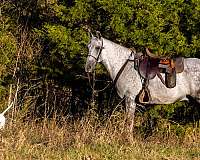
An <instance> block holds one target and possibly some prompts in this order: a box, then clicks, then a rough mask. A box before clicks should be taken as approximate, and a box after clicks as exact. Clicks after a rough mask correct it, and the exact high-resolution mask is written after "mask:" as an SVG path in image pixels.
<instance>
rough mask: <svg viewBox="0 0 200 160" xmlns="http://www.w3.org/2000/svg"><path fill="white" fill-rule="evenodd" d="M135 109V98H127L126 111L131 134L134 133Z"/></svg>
mask: <svg viewBox="0 0 200 160" xmlns="http://www.w3.org/2000/svg"><path fill="white" fill-rule="evenodd" d="M135 108H136V103H135V98H132V97H126V111H127V113H128V115H127V122H128V126H129V130H130V132H131V133H132V132H133V125H134V116H135Z"/></svg>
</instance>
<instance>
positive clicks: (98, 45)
mask: <svg viewBox="0 0 200 160" xmlns="http://www.w3.org/2000/svg"><path fill="white" fill-rule="evenodd" d="M88 49H89V53H88V57H87V61H86V64H85V71H86V72H93V71H94V69H95V66H96V64H97V62H101V52H102V49H103V39H102V37H101V34H100V32H97V37H95V36H93V35H92V34H91V40H90V43H89V44H88Z"/></svg>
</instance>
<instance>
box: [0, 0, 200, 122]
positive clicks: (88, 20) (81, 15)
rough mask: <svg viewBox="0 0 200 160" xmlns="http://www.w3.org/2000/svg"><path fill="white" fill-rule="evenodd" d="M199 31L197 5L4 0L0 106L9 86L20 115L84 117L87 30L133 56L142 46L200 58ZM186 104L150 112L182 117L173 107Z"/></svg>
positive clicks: (168, 0) (188, 0) (181, 1)
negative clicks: (132, 51)
mask: <svg viewBox="0 0 200 160" xmlns="http://www.w3.org/2000/svg"><path fill="white" fill-rule="evenodd" d="M199 25H200V1H199V0H125V1H121V0H95V1H94V0H17V1H16V0H2V1H1V4H0V101H1V105H0V107H1V108H2V109H3V108H5V106H6V105H7V101H8V97H9V90H10V88H11V87H10V86H11V85H12V90H13V91H14V90H16V88H17V86H18V87H19V90H18V101H17V107H18V108H17V109H19V110H20V112H19V114H22V116H23V115H26V116H27V115H28V117H29V116H35V115H37V116H44V115H45V116H51V115H53V114H54V113H55V112H56V113H58V114H61V115H66V114H68V113H70V114H72V115H73V114H75V115H78V116H79V115H80V114H82V113H83V112H84V110H85V109H87V108H88V106H90V105H91V101H92V99H93V98H94V97H93V96H92V90H91V88H90V86H89V83H88V80H87V79H86V78H84V76H85V73H84V64H85V60H86V56H87V53H88V50H87V44H88V42H89V34H88V32H87V31H86V28H90V29H91V30H92V31H96V30H98V31H100V32H101V34H102V35H103V36H104V37H106V38H107V39H110V40H112V41H114V42H116V43H119V44H121V45H124V46H126V47H135V48H136V49H137V50H138V51H139V50H142V49H143V47H146V46H148V47H150V48H152V49H153V51H154V53H155V54H159V55H169V56H184V57H200V55H199V51H200V45H199V44H200V27H199ZM98 71H99V72H98V75H97V77H98V78H100V79H106V80H107V79H109V78H108V76H107V72H105V71H104V70H103V69H102V67H99V70H98ZM103 86H105V83H103V82H101V83H100V84H99V85H98V84H97V86H96V87H97V88H98V87H99V88H102V87H103ZM110 89H111V88H110ZM108 90H109V89H108ZM108 90H106V91H105V92H104V93H99V95H98V96H96V103H97V104H96V105H97V106H98V107H97V108H99V109H100V110H101V112H105V111H102V110H103V109H102V108H103V106H107V104H106V103H107V102H108V101H109V100H108V99H109V95H110V90H109V91H108ZM113 96H114V99H115V97H117V96H116V95H113ZM111 101H113V100H111ZM185 105H186V104H182V103H181V104H179V103H177V104H175V105H170V106H168V107H165V109H164V110H163V113H162V114H159V115H157V112H155V111H151V112H150V113H151V114H152V115H154V116H155V117H159V116H160V115H163V116H164V117H169V118H170V117H172V116H173V114H174V113H175V112H177V113H180V110H181V111H182V110H183V109H180V108H179V110H176V111H175V109H174V108H175V107H180V106H181V107H182V108H184V106H185ZM105 108H106V107H105ZM158 108H159V109H158ZM155 110H156V108H155ZM157 110H159V111H160V110H161V108H160V106H157ZM192 110H193V109H191V108H190V109H189V111H188V112H189V113H188V114H189V115H190V114H191V111H192ZM184 111H185V110H184ZM159 113H160V112H159ZM181 113H182V112H181ZM184 114H185V113H184ZM193 114H195V115H198V116H199V113H193ZM179 116H180V117H181V116H182V115H179ZM187 116H188V115H187ZM189 117H190V116H189ZM181 121H184V120H183V119H181Z"/></svg>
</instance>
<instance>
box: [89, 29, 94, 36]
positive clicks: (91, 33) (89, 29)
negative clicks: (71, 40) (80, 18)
mask: <svg viewBox="0 0 200 160" xmlns="http://www.w3.org/2000/svg"><path fill="white" fill-rule="evenodd" d="M88 32H89V33H90V38H92V37H94V35H93V34H92V32H91V30H90V29H88Z"/></svg>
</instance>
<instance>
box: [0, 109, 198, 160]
mask: <svg viewBox="0 0 200 160" xmlns="http://www.w3.org/2000/svg"><path fill="white" fill-rule="evenodd" d="M137 120H138V121H139V120H140V118H139V117H137ZM125 122H126V115H125V114H124V113H121V112H116V113H113V115H112V116H111V117H110V118H109V119H103V120H102V118H100V117H98V115H97V114H96V113H95V112H93V111H92V110H90V111H88V113H87V114H86V115H85V116H84V117H83V118H81V119H79V120H72V119H71V118H70V117H61V118H59V120H58V118H57V117H56V115H55V116H54V117H53V118H51V119H43V120H32V121H23V120H21V119H8V122H7V125H6V127H5V129H3V130H1V131H0V138H1V140H0V159H66V160H68V159H69V160H102V159H113V160H114V159H116V160H119V159H123V160H126V159H127V160H132V159H133V160H134V159H136V160H137V159H152V160H154V159H156V160H159V159H171V160H174V159H200V128H197V127H196V128H195V127H187V128H186V129H185V132H184V134H182V135H181V134H177V132H178V131H177V130H178V129H177V128H173V126H172V125H171V124H170V123H165V125H162V127H160V128H159V129H158V128H157V129H155V130H154V131H153V132H152V134H151V135H149V136H148V137H145V138H144V137H143V136H142V134H141V132H140V129H137V128H138V127H137V126H136V127H135V130H134V132H133V133H130V132H129V131H128V130H127V126H126V123H125ZM163 124H164V123H163ZM140 125H141V124H140ZM163 131H165V132H163Z"/></svg>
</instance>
